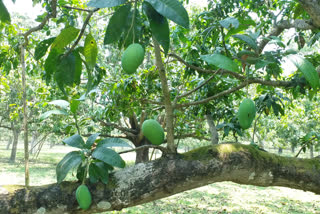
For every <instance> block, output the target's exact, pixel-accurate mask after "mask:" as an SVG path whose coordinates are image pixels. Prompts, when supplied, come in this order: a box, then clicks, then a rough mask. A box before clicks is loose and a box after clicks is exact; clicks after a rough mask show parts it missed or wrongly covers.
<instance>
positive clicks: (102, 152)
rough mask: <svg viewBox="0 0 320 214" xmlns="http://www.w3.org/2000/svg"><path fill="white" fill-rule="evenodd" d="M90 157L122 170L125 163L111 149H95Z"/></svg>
mask: <svg viewBox="0 0 320 214" xmlns="http://www.w3.org/2000/svg"><path fill="white" fill-rule="evenodd" d="M92 157H94V158H96V159H98V160H101V161H103V162H105V163H106V164H109V165H111V166H115V167H119V168H124V167H125V165H126V163H125V162H124V160H122V158H121V156H120V155H119V154H118V153H116V152H115V151H113V150H112V149H108V148H105V147H102V146H100V147H97V148H96V149H95V150H94V152H93V153H92Z"/></svg>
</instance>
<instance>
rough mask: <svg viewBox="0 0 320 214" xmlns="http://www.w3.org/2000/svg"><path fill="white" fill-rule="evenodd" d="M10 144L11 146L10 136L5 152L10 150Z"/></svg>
mask: <svg viewBox="0 0 320 214" xmlns="http://www.w3.org/2000/svg"><path fill="white" fill-rule="evenodd" d="M11 144H12V136H9V140H8V144H7V148H6V149H7V150H9V149H10V146H11Z"/></svg>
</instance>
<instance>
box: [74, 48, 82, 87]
mask: <svg viewBox="0 0 320 214" xmlns="http://www.w3.org/2000/svg"><path fill="white" fill-rule="evenodd" d="M72 53H73V55H74V57H75V71H74V79H73V82H74V83H75V84H77V85H79V84H80V82H81V74H82V59H81V56H80V54H79V49H76V50H75V51H73V52H72Z"/></svg>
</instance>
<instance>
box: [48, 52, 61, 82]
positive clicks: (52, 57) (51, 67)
mask: <svg viewBox="0 0 320 214" xmlns="http://www.w3.org/2000/svg"><path fill="white" fill-rule="evenodd" d="M62 53H63V51H62V50H61V49H56V48H55V49H51V51H50V52H49V55H48V57H47V59H46V61H45V64H44V69H45V71H46V73H45V76H46V81H47V83H48V82H50V79H51V76H52V74H54V73H55V72H56V69H57V61H58V59H59V56H60V55H61V54H62Z"/></svg>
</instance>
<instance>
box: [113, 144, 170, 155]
mask: <svg viewBox="0 0 320 214" xmlns="http://www.w3.org/2000/svg"><path fill="white" fill-rule="evenodd" d="M141 149H158V150H160V151H161V152H162V153H163V154H168V153H169V151H168V149H167V148H165V147H162V146H157V145H143V146H139V147H136V148H134V149H130V150H126V151H122V152H118V153H119V154H125V153H129V152H135V151H137V150H141Z"/></svg>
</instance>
